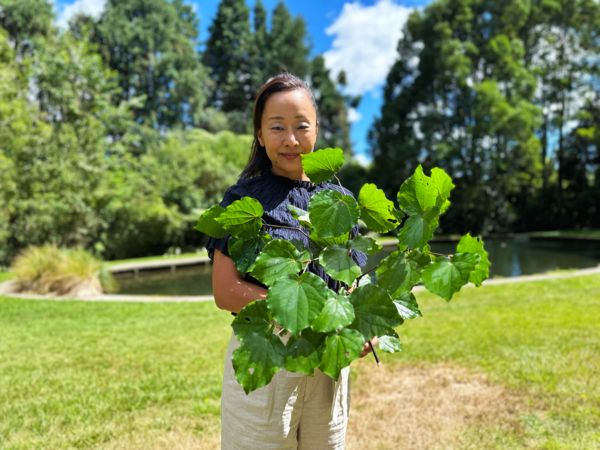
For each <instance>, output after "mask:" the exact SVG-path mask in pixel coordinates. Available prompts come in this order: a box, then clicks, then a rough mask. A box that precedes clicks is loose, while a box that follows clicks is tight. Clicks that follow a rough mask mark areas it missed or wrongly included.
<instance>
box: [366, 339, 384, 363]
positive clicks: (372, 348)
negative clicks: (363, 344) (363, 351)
mask: <svg viewBox="0 0 600 450" xmlns="http://www.w3.org/2000/svg"><path fill="white" fill-rule="evenodd" d="M369 347H371V351H372V352H373V357H374V358H375V362H376V363H377V367H381V363H380V362H379V357H378V356H377V352H376V351H375V347H373V344H371V341H369Z"/></svg>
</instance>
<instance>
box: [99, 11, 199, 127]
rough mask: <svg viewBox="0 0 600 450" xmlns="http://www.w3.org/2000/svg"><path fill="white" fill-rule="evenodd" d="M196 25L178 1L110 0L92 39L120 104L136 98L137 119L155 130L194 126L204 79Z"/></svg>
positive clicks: (197, 117)
mask: <svg viewBox="0 0 600 450" xmlns="http://www.w3.org/2000/svg"><path fill="white" fill-rule="evenodd" d="M197 29H198V22H197V19H196V16H195V14H194V12H193V10H192V8H191V7H190V6H187V5H184V4H183V2H182V0H175V1H172V2H171V1H168V0H109V1H108V2H107V4H106V8H105V10H104V12H103V14H102V16H101V17H100V19H99V21H98V24H97V31H96V32H94V33H93V34H92V35H93V36H94V38H95V39H97V40H98V44H99V47H100V51H101V52H102V55H103V58H104V60H105V61H106V63H107V64H108V65H109V67H110V68H112V69H113V70H115V71H116V72H117V73H118V76H119V85H120V87H121V92H120V94H119V96H118V97H119V98H118V100H119V101H120V100H130V99H132V98H139V100H140V101H139V106H138V107H137V108H135V109H134V112H135V115H136V120H137V121H138V122H139V123H142V124H144V125H148V126H150V127H152V128H155V129H164V128H169V127H173V126H177V125H178V126H188V125H192V124H194V123H196V122H197V121H198V120H199V117H200V116H201V114H202V111H203V109H204V104H205V99H206V90H207V82H208V79H207V76H206V73H205V70H204V68H203V66H202V64H201V62H200V60H199V57H198V54H197V51H196V45H197V42H196V39H197V36H198V30H197Z"/></svg>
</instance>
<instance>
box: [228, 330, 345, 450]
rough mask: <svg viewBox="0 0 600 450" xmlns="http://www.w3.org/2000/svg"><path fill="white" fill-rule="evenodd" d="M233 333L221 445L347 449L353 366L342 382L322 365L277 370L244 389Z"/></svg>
mask: <svg viewBox="0 0 600 450" xmlns="http://www.w3.org/2000/svg"><path fill="white" fill-rule="evenodd" d="M238 346H239V343H238V341H237V339H236V338H235V336H232V338H231V341H230V342H229V348H228V349H227V356H226V358H225V371H224V374H223V392H222V396H221V449H222V450H254V449H256V450H271V449H272V450H287V449H290V450H291V449H294V450H296V449H301V450H326V449H338V450H339V449H343V448H344V442H345V438H346V427H347V424H348V412H349V407H350V396H349V368H345V369H344V370H343V371H342V373H341V375H340V379H339V380H338V382H335V381H333V380H332V379H331V378H329V377H328V376H326V375H324V374H323V373H322V372H321V371H319V370H317V371H315V374H314V376H305V375H301V374H296V373H292V372H288V371H286V370H281V371H279V372H278V373H277V374H276V375H275V376H274V377H273V379H272V380H271V383H269V384H268V385H267V386H265V387H263V388H260V389H257V390H256V391H254V392H251V393H250V394H248V395H246V393H245V392H244V391H243V389H242V388H241V386H240V385H239V384H238V382H237V380H236V379H235V374H234V371H233V366H232V363H231V355H232V353H233V351H234V350H235V349H236V348H237V347H238Z"/></svg>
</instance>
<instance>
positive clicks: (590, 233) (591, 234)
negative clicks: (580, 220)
mask: <svg viewBox="0 0 600 450" xmlns="http://www.w3.org/2000/svg"><path fill="white" fill-rule="evenodd" d="M527 234H529V235H530V236H532V237H541V238H544V237H566V238H579V239H600V230H594V229H593V230H564V231H532V232H530V233H527Z"/></svg>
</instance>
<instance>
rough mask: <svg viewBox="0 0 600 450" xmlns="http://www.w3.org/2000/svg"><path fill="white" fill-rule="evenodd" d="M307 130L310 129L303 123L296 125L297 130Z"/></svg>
mask: <svg viewBox="0 0 600 450" xmlns="http://www.w3.org/2000/svg"><path fill="white" fill-rule="evenodd" d="M309 128H310V125H307V124H305V123H303V124H301V125H298V129H299V130H308V129H309Z"/></svg>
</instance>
